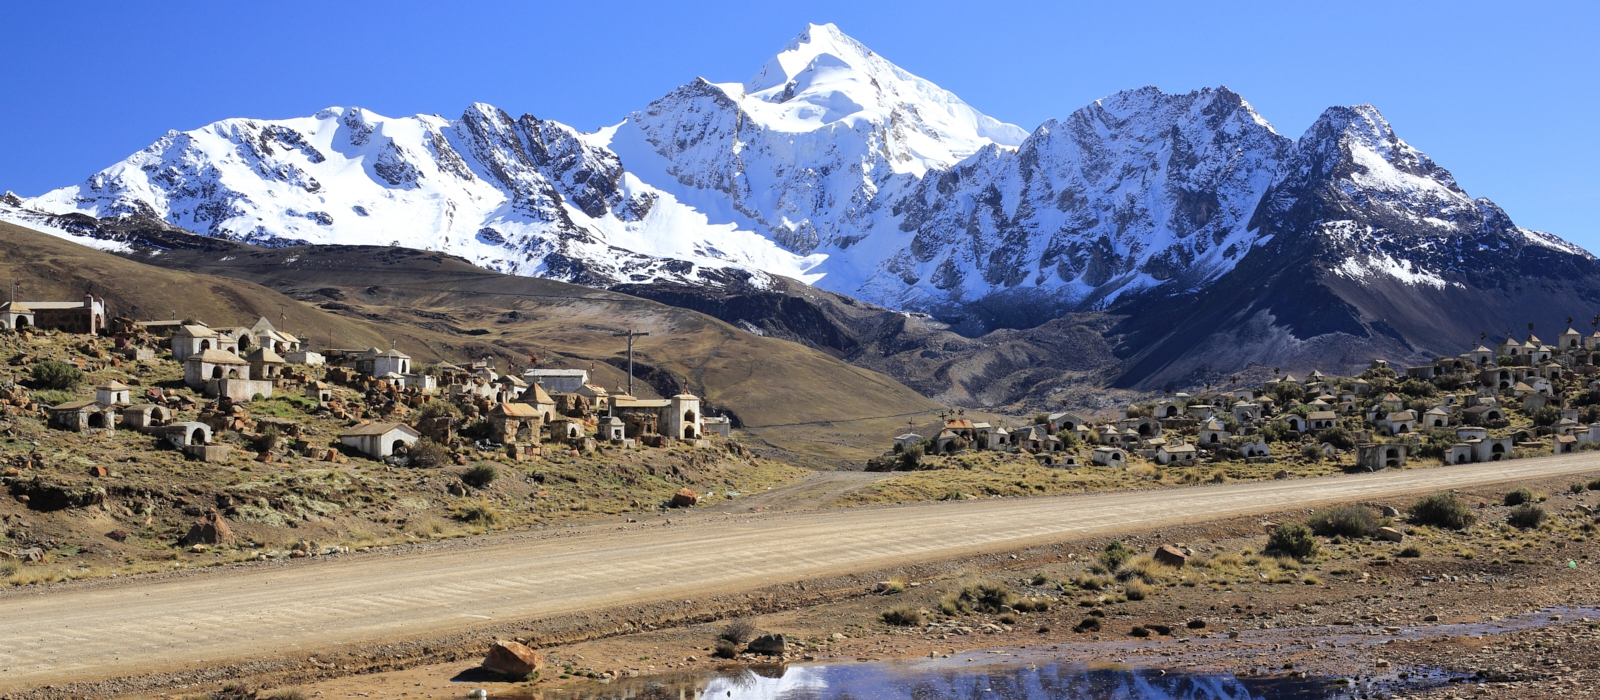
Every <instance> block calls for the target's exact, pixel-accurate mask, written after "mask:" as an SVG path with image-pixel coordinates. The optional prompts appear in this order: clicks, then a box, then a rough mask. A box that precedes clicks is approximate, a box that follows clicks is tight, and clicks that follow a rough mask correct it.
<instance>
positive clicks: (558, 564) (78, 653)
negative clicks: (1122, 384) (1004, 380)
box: [0, 453, 1600, 691]
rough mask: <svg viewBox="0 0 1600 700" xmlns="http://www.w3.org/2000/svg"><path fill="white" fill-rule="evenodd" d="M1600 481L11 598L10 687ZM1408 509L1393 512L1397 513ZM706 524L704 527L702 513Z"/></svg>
mask: <svg viewBox="0 0 1600 700" xmlns="http://www.w3.org/2000/svg"><path fill="white" fill-rule="evenodd" d="M1581 472H1600V454H1594V453H1583V454H1581V455H1571V456H1563V457H1550V458H1541V459H1529V460H1518V461H1512V462H1498V463H1492V464H1479V465H1470V466H1459V467H1441V468H1436V469H1417V470H1405V471H1389V472H1382V473H1377V474H1366V475H1360V476H1332V477H1323V478H1318V479H1303V480H1290V481H1272V482H1260V483H1241V484H1226V485H1213V486H1199V487H1186V488H1169V489H1160V490H1153V491H1141V492H1119V493H1104V494H1089V495H1082V496H1071V497H1060V498H1038V499H1006V500H989V501H966V502H951V503H937V504H925V505H915V506H904V507H893V508H872V509H858V510H832V511H827V512H795V513H781V514H773V515H750V516H738V515H721V514H711V513H706V514H704V515H701V514H689V513H685V514H682V515H678V514H674V515H673V516H671V519H672V524H671V525H667V524H665V523H664V521H663V520H662V519H660V518H652V519H649V520H648V521H647V522H644V523H637V524H629V525H618V526H617V527H616V528H615V529H610V528H597V529H592V530H590V531H587V532H583V533H580V534H577V535H575V536H572V537H556V538H546V539H540V540H531V539H524V540H521V541H518V539H517V538H514V537H506V538H503V539H501V538H489V539H488V540H486V541H485V542H484V543H483V544H481V545H479V546H468V547H454V548H449V549H446V550H444V551H439V552H429V553H422V554H416V555H412V556H405V557H399V556H390V557H376V556H374V557H356V558H352V559H346V560H342V561H340V560H331V561H311V562H305V563H302V564H301V565H295V566H284V567H270V568H254V567H251V568H247V569H244V570H232V571H218V572H215V573H211V574H204V575H196V576H189V577H183V578H175V579H168V580H161V579H156V580H144V581H139V580H131V581H128V582H127V583H125V584H121V585H111V586H93V587H82V588H73V587H67V588H64V589H57V590H48V589H47V590H42V591H40V592H38V593H33V594H29V593H18V592H14V593H13V594H11V595H8V596H6V597H4V598H3V599H0V640H4V642H3V643H0V691H4V690H10V689H15V688H22V687H30V686H37V685H42V684H53V683H61V682H63V681H69V680H86V679H91V678H98V677H113V676H121V675H128V674H134V673H146V672H151V671H158V670H164V669H172V668H180V667H201V666H207V665H212V664H218V663H221V662H224V661H231V660H239V659H246V658H259V657H261V656H273V655H278V654H295V653H301V654H309V653H312V652H315V651H316V650H318V649H319V648H323V647H326V646H329V645H336V644H341V643H349V642H361V641H376V640H391V639H397V638H405V637H414V636H418V635H423V634H431V633H440V632H445V631H452V630H455V631H459V630H463V629H470V628H472V627H475V626H483V625H488V624H494V623H498V622H507V621H512V620H522V619H532V618H538V617H543V616H547V615H552V614H557V613H565V612H572V611H578V610H596V609H604V608H607V607H613V606H618V605H623V604H632V603H639V602H644V601H652V600H655V601H666V600H684V599H694V598H696V597H701V596H708V595H713V594H720V593H726V592H732V591H740V590H747V589H752V588H756V587H760V586H766V585H771V584H776V583H781V582H784V581H792V580H800V579H805V578H811V577H819V576H832V575H839V574H844V573H850V572H856V571H865V570H872V569H879V568H883V567H887V566H895V565H899V564H906V563H912V562H918V561H929V560H935V559H942V558H948V557H955V556H961V555H966V554H972V553H976V552H982V551H998V550H1008V549H1013V548H1020V547H1026V546H1031V545H1038V544H1045V543H1051V542H1058V541H1063V540H1070V539H1075V538H1080V537H1086V536H1092V535H1101V534H1108V533H1115V532H1121V531H1131V530H1140V529H1145V528H1151V527H1160V526H1164V525H1169V524H1173V523H1186V522H1196V521H1202V520H1209V519H1214V518H1222V517H1232V516H1239V515H1248V514H1251V513H1265V512H1271V511H1275V510H1282V509H1285V508H1294V507H1312V506H1316V505H1319V504H1323V503H1330V502H1344V501H1355V500H1365V499H1380V498H1389V499H1393V498H1394V497H1396V496H1401V495H1406V494H1411V493H1418V492H1424V491H1433V490H1439V489H1448V488H1456V487H1465V486H1469V485H1477V484H1486V483H1495V482H1502V481H1516V480H1521V479H1533V478H1543V477H1552V476H1557V475H1562V474H1570V473H1581ZM1397 502H1398V501H1397ZM706 516H711V517H706Z"/></svg>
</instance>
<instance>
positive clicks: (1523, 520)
mask: <svg viewBox="0 0 1600 700" xmlns="http://www.w3.org/2000/svg"><path fill="white" fill-rule="evenodd" d="M1545 517H1546V513H1545V512H1544V509H1543V508H1540V507H1539V506H1536V505H1533V504H1532V503H1523V504H1521V505H1519V506H1517V507H1515V508H1512V509H1511V512H1510V513H1508V514H1507V515H1506V522H1508V523H1511V524H1512V525H1513V526H1515V527H1519V528H1522V529H1524V530H1527V529H1529V528H1535V527H1539V525H1540V524H1541V523H1543V522H1544V519H1545Z"/></svg>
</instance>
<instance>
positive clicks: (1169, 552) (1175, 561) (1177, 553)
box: [1155, 544, 1189, 569]
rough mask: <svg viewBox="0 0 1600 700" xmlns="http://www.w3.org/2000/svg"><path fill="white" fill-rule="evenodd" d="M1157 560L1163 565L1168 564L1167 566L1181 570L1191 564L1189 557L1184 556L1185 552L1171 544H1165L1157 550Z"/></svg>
mask: <svg viewBox="0 0 1600 700" xmlns="http://www.w3.org/2000/svg"><path fill="white" fill-rule="evenodd" d="M1155 560H1156V561H1158V562H1160V563H1162V564H1166V565H1167V566H1172V567H1177V568H1180V569H1181V568H1183V565H1184V564H1187V563H1189V555H1187V554H1184V553H1183V551H1182V550H1180V549H1178V548H1177V547H1174V546H1172V545H1170V544H1164V545H1161V546H1160V547H1159V548H1157V549H1156V553H1155Z"/></svg>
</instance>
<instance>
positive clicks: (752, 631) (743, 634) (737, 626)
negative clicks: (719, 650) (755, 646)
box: [717, 620, 756, 645]
mask: <svg viewBox="0 0 1600 700" xmlns="http://www.w3.org/2000/svg"><path fill="white" fill-rule="evenodd" d="M755 636H756V626H755V625H753V624H751V623H750V621H749V620H734V621H733V622H729V623H728V624H727V625H725V626H723V628H722V631H721V632H718V633H717V639H719V640H721V641H724V642H731V643H733V644H736V645H743V644H744V643H746V642H748V641H750V640H751V639H753V638H755Z"/></svg>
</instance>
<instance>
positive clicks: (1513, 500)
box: [1503, 486, 1533, 506]
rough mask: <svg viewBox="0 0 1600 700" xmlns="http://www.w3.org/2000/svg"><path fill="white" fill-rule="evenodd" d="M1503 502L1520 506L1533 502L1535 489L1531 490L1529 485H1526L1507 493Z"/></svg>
mask: <svg viewBox="0 0 1600 700" xmlns="http://www.w3.org/2000/svg"><path fill="white" fill-rule="evenodd" d="M1503 502H1504V503H1505V505H1508V506H1520V505H1522V504H1524V503H1532V502H1533V491H1530V490H1529V489H1528V487H1526V486H1524V487H1522V488H1519V489H1517V490H1515V491H1512V492H1510V493H1507V494H1506V497H1505V499H1504V501H1503Z"/></svg>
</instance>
